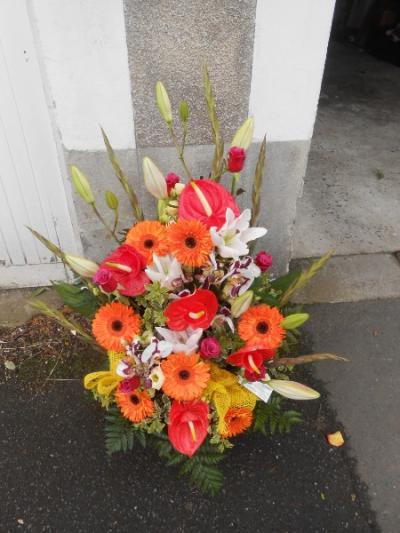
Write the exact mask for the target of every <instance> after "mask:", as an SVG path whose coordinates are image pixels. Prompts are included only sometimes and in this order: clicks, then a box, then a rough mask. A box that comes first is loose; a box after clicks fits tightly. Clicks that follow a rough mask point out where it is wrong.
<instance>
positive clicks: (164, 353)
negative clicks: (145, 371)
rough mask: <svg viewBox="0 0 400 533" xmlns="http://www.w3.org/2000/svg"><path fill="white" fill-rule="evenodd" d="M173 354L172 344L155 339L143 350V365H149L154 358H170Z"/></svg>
mask: <svg viewBox="0 0 400 533" xmlns="http://www.w3.org/2000/svg"><path fill="white" fill-rule="evenodd" d="M171 352H172V344H171V343H170V342H168V341H159V340H158V339H156V338H155V337H153V338H152V339H151V343H150V344H149V345H148V346H147V348H145V349H144V350H143V353H142V356H141V360H142V363H148V362H149V361H150V359H152V358H153V357H160V358H161V359H163V358H164V357H168V356H169V354H170V353H171Z"/></svg>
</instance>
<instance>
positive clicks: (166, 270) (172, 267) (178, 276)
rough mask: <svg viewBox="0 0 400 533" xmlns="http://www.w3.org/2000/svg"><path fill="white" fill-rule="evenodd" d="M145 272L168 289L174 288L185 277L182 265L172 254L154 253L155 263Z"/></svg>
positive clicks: (152, 279)
mask: <svg viewBox="0 0 400 533" xmlns="http://www.w3.org/2000/svg"><path fill="white" fill-rule="evenodd" d="M145 272H146V274H147V275H148V276H149V278H150V279H151V281H153V282H155V281H158V282H159V283H160V285H161V287H165V288H166V289H174V288H175V287H176V285H177V284H179V283H180V282H182V279H183V272H182V267H181V265H180V263H179V262H178V261H177V259H176V258H175V257H173V256H172V255H164V256H163V257H158V255H155V254H154V255H153V264H152V265H151V266H149V267H147V268H146V270H145Z"/></svg>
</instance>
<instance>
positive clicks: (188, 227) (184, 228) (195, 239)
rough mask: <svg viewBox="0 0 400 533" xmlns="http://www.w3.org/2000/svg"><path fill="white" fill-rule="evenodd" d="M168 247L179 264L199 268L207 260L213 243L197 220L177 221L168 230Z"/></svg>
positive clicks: (207, 231) (204, 227) (203, 226)
mask: <svg viewBox="0 0 400 533" xmlns="http://www.w3.org/2000/svg"><path fill="white" fill-rule="evenodd" d="M168 246H169V249H170V252H171V253H172V254H174V255H175V257H176V258H177V259H178V261H179V262H180V263H182V264H183V265H187V266H191V267H200V266H203V265H205V264H206V263H207V262H208V260H209V254H210V253H211V251H212V249H213V243H212V240H211V235H210V232H209V230H208V228H207V227H206V226H205V225H204V224H203V223H202V222H200V221H199V220H183V219H182V220H178V222H176V223H175V224H171V226H169V228H168Z"/></svg>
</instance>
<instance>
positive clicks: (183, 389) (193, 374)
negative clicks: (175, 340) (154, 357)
mask: <svg viewBox="0 0 400 533" xmlns="http://www.w3.org/2000/svg"><path fill="white" fill-rule="evenodd" d="M161 368H162V371H163V372H164V376H165V381H164V384H163V387H162V389H163V391H164V392H165V394H167V395H168V396H171V398H174V399H175V400H180V401H183V400H188V401H190V400H197V399H198V398H200V396H201V395H202V393H203V391H204V389H205V388H206V386H207V383H208V380H209V379H210V367H209V365H208V363H204V362H203V361H201V360H200V356H199V354H197V353H195V354H193V355H186V354H185V353H183V352H179V353H175V354H171V355H170V356H169V357H168V358H167V359H165V360H164V361H163V362H162V363H161Z"/></svg>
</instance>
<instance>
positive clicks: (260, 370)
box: [226, 346, 275, 381]
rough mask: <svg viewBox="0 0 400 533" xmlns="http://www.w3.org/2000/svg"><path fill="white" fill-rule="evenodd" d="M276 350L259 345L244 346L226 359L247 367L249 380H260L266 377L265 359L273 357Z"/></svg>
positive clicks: (246, 372) (235, 364)
mask: <svg viewBox="0 0 400 533" xmlns="http://www.w3.org/2000/svg"><path fill="white" fill-rule="evenodd" d="M274 355H275V350H270V349H268V348H257V346H251V347H246V346H245V347H244V348H242V349H241V350H238V351H237V352H235V353H233V354H231V355H230V356H229V357H228V358H227V359H226V360H227V362H228V363H230V364H231V365H234V366H241V367H242V368H244V369H245V377H246V379H248V380H249V381H258V380H260V379H262V378H263V377H265V368H264V366H263V363H264V361H267V360H268V359H272V358H273V357H274Z"/></svg>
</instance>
